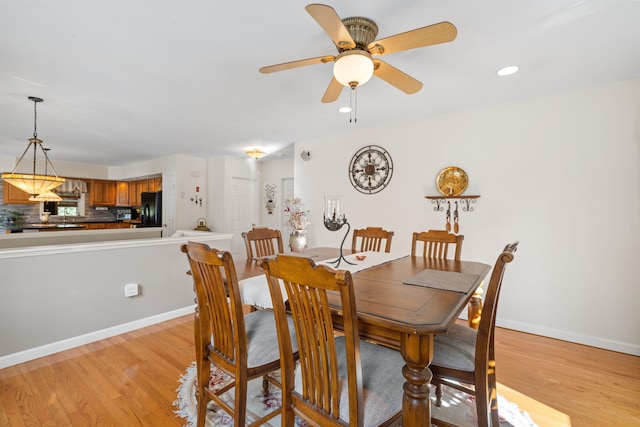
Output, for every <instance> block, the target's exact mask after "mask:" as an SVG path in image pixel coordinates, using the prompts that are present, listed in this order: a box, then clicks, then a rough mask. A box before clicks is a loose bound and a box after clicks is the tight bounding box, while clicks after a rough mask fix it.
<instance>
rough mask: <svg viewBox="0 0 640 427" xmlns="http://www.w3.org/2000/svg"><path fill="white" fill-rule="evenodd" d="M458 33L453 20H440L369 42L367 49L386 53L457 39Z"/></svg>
mask: <svg viewBox="0 0 640 427" xmlns="http://www.w3.org/2000/svg"><path fill="white" fill-rule="evenodd" d="M457 34H458V30H457V29H456V27H455V25H453V24H452V23H451V22H440V23H438V24H433V25H429V26H426V27H422V28H417V29H415V30H411V31H407V32H406V33H400V34H396V35H395V36H390V37H387V38H384V39H380V40H376V41H373V42H371V43H369V46H367V50H368V51H369V53H371V54H372V55H386V54H388V53H394V52H400V51H403V50H409V49H415V48H418V47H425V46H431V45H434V44H439V43H447V42H450V41H453V40H455V38H456V36H457Z"/></svg>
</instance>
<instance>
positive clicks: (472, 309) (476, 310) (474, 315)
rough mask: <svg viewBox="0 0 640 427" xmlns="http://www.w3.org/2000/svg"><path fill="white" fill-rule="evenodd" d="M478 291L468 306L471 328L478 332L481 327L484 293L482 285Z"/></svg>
mask: <svg viewBox="0 0 640 427" xmlns="http://www.w3.org/2000/svg"><path fill="white" fill-rule="evenodd" d="M483 284H484V283H482V284H480V287H478V289H476V291H475V292H474V293H473V296H472V297H471V299H470V300H469V304H468V306H467V319H468V321H469V327H470V328H473V329H475V330H476V331H477V330H478V326H480V317H481V315H482V302H483V298H482V294H483V293H484V291H483V290H482V285H483Z"/></svg>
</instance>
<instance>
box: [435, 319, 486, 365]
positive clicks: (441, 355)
mask: <svg viewBox="0 0 640 427" xmlns="http://www.w3.org/2000/svg"><path fill="white" fill-rule="evenodd" d="M477 336H478V333H477V332H476V330H475V329H472V328H470V327H468V326H464V325H458V324H454V325H453V326H452V327H451V328H450V329H449V331H448V332H447V333H446V334H439V335H436V337H435V349H434V352H433V361H432V362H431V365H432V366H433V365H435V366H442V367H444V368H452V369H458V370H461V371H468V372H473V371H474V369H475V356H476V338H477Z"/></svg>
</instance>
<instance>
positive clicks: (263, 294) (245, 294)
mask: <svg viewBox="0 0 640 427" xmlns="http://www.w3.org/2000/svg"><path fill="white" fill-rule="evenodd" d="M356 255H358V256H365V259H363V260H362V261H358V260H357V259H356ZM405 256H408V255H407V254H406V253H402V254H401V253H391V252H388V253H387V252H359V253H357V254H351V255H346V256H345V259H346V260H347V261H349V262H352V263H354V265H350V264H347V263H346V262H344V260H343V261H341V262H340V265H339V266H338V268H337V269H336V270H348V271H349V272H351V274H354V273H357V272H358V271H362V270H366V269H367V268H372V267H375V266H378V265H380V264H385V263H387V262H391V261H393V260H396V259H399V258H404V257H405ZM336 258H337V257H334V258H330V259H328V260H323V261H317V260H315V259H314V261H315V263H316V265H327V266H329V267H331V268H335V267H334V266H333V265H331V264H329V262H330V261H333V260H335V259H336ZM238 287H239V288H240V298H241V299H242V303H243V304H248V305H253V306H255V307H260V308H273V303H272V302H271V293H270V292H269V287H268V285H267V278H266V277H265V275H264V274H260V275H258V276H254V277H249V278H247V279H242V280H240V281H239V282H238ZM281 290H282V293H283V294H285V289H284V286H282V285H281Z"/></svg>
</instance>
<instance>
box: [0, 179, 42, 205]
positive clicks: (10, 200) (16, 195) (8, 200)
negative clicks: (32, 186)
mask: <svg viewBox="0 0 640 427" xmlns="http://www.w3.org/2000/svg"><path fill="white" fill-rule="evenodd" d="M3 184H4V187H3V190H2V191H3V193H2V199H3V202H4V204H5V205H23V204H34V203H39V202H32V201H30V200H29V194H28V193H25V192H24V191H22V190H21V189H19V188H18V187H15V186H13V185H11V184H9V183H8V182H3Z"/></svg>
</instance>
